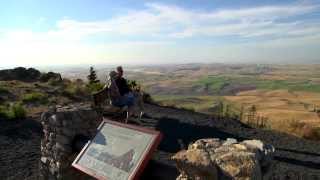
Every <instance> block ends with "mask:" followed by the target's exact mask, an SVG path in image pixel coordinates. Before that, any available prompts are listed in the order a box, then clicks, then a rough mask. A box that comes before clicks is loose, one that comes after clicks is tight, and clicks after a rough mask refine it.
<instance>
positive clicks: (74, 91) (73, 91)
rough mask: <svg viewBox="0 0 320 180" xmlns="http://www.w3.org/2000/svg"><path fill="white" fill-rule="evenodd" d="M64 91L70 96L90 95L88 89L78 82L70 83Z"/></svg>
mask: <svg viewBox="0 0 320 180" xmlns="http://www.w3.org/2000/svg"><path fill="white" fill-rule="evenodd" d="M64 93H65V94H67V95H68V96H87V95H89V92H88V89H87V88H86V87H85V86H84V85H82V84H77V83H70V84H68V85H67V86H66V88H65V89H64Z"/></svg>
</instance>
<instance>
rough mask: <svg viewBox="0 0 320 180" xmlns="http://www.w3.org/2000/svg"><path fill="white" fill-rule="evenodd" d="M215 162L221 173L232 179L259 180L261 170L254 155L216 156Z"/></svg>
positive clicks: (232, 154)
mask: <svg viewBox="0 0 320 180" xmlns="http://www.w3.org/2000/svg"><path fill="white" fill-rule="evenodd" d="M215 161H216V164H217V166H218V167H219V169H221V171H222V173H223V174H224V175H225V176H227V177H230V178H232V179H235V180H236V179H239V180H240V179H241V180H244V179H248V180H249V179H250V180H260V179H261V168H260V165H259V161H258V160H257V159H256V157H255V154H254V153H251V152H244V151H240V152H229V153H226V154H222V155H220V156H217V157H216V159H215Z"/></svg>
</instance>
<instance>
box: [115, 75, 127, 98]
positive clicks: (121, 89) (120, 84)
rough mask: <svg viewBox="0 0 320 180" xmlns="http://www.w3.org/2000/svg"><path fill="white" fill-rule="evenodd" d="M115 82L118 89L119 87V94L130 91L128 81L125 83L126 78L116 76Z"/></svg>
mask: <svg viewBox="0 0 320 180" xmlns="http://www.w3.org/2000/svg"><path fill="white" fill-rule="evenodd" d="M116 84H117V86H118V89H119V92H120V95H121V96H123V95H125V94H127V93H129V92H130V88H129V86H128V83H127V80H126V79H124V78H122V77H121V78H117V79H116Z"/></svg>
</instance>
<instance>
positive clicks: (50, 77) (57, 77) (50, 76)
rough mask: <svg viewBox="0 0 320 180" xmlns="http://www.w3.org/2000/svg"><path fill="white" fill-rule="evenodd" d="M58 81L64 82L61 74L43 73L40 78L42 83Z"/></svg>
mask: <svg viewBox="0 0 320 180" xmlns="http://www.w3.org/2000/svg"><path fill="white" fill-rule="evenodd" d="M50 80H51V81H57V82H60V81H62V77H61V74H59V73H54V72H48V73H43V74H41V76H40V81H41V82H48V81H50Z"/></svg>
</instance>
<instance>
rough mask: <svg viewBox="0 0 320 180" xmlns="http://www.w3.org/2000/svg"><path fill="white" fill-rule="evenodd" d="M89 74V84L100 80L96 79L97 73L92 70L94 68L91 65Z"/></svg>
mask: <svg viewBox="0 0 320 180" xmlns="http://www.w3.org/2000/svg"><path fill="white" fill-rule="evenodd" d="M89 72H90V74H89V75H88V76H87V78H88V80H89V84H93V83H98V82H100V81H99V80H98V79H97V74H96V71H95V70H94V68H93V67H92V66H91V67H90V71H89Z"/></svg>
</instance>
